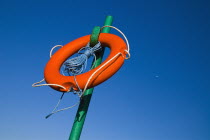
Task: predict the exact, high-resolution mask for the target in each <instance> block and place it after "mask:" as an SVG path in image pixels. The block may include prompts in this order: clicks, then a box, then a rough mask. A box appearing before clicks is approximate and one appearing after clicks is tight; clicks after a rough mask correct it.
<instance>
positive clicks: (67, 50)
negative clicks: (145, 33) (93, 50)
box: [44, 33, 127, 92]
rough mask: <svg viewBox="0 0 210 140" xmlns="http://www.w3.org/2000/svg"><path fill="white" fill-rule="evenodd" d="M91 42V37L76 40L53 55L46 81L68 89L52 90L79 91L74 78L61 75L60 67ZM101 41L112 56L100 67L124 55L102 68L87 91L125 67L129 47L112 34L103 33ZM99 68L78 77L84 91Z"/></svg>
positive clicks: (46, 68)
mask: <svg viewBox="0 0 210 140" xmlns="http://www.w3.org/2000/svg"><path fill="white" fill-rule="evenodd" d="M89 40H90V35H86V36H83V37H80V38H78V39H75V40H73V41H72V42H69V43H68V44H66V45H64V46H63V47H62V48H61V49H59V50H58V51H57V52H55V54H53V55H52V57H51V58H50V60H49V61H48V63H47V64H46V66H45V69H44V77H45V81H46V82H47V83H49V84H59V85H62V86H64V87H65V88H66V89H62V88H61V87H58V86H50V87H51V88H53V89H55V90H57V91H60V92H67V91H69V90H70V88H71V87H73V88H74V90H78V88H77V86H76V83H75V81H74V77H73V76H64V75H62V74H60V67H61V66H62V64H63V62H65V60H67V59H68V58H69V57H70V56H72V55H73V54H75V53H76V52H77V51H78V50H79V49H81V48H82V47H84V46H85V45H86V44H87V43H88V42H89ZM99 41H100V42H101V44H102V47H105V46H106V47H109V48H110V54H109V56H108V57H107V59H106V60H104V61H103V62H102V63H101V64H100V65H99V66H98V67H100V66H101V65H103V64H104V63H106V62H107V61H109V59H111V58H112V57H113V56H115V55H116V54H117V53H121V54H122V55H119V57H117V58H116V59H115V60H113V61H114V62H112V63H110V64H108V65H107V66H106V67H104V68H102V69H101V70H100V71H99V72H98V73H99V74H96V75H95V76H94V77H93V81H92V82H91V83H90V84H89V85H88V87H87V89H88V88H92V87H95V86H97V85H99V84H100V83H102V82H104V81H106V80H107V79H109V78H110V77H111V76H113V75H114V74H115V73H116V72H117V71H118V70H119V69H120V67H121V66H122V65H123V63H124V59H125V58H126V52H125V50H127V45H126V43H125V42H124V40H123V39H121V38H120V37H119V36H117V35H114V34H110V33H101V34H100V36H99ZM98 67H96V68H94V69H92V70H90V71H88V72H86V73H82V74H80V75H77V76H76V79H77V82H78V85H79V86H80V88H81V89H84V87H85V85H86V82H87V80H88V78H89V77H90V75H91V74H92V73H94V72H95V71H96V70H97V68H98Z"/></svg>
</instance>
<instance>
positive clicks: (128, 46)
mask: <svg viewBox="0 0 210 140" xmlns="http://www.w3.org/2000/svg"><path fill="white" fill-rule="evenodd" d="M105 27H110V28H113V29H115V30H117V31H118V32H119V33H120V34H121V35H122V36H123V37H124V39H125V41H126V44H127V48H128V49H127V50H125V52H127V55H128V57H125V59H129V58H130V56H131V55H130V45H129V42H128V39H127V37H126V36H125V34H124V33H123V32H122V31H121V30H120V29H118V28H117V27H114V26H103V27H101V30H102V29H103V28H105ZM118 55H122V53H118V54H116V55H115V56H113V57H112V58H111V59H110V60H109V61H107V62H106V63H105V64H103V65H102V66H101V67H100V68H98V69H97V70H96V71H95V72H94V73H93V74H92V75H91V76H90V77H89V79H88V81H87V83H86V85H85V88H84V90H83V92H82V94H81V95H82V96H83V95H84V93H85V91H86V89H87V87H88V85H89V83H90V81H91V79H92V78H93V76H94V75H95V74H96V73H97V72H98V71H99V70H101V69H102V68H103V67H105V66H106V65H107V64H108V63H110V62H111V61H112V60H113V59H115V58H116V57H118ZM82 96H81V97H82Z"/></svg>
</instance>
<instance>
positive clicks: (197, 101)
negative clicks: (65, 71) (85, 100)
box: [0, 0, 210, 140]
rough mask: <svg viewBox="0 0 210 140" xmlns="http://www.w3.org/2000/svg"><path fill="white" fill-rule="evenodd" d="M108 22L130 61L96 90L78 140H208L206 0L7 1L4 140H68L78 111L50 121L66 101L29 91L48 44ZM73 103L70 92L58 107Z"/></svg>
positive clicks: (1, 96)
mask: <svg viewBox="0 0 210 140" xmlns="http://www.w3.org/2000/svg"><path fill="white" fill-rule="evenodd" d="M106 15H112V16H113V17H114V23H113V25H114V26H116V27H118V28H119V29H121V30H122V31H124V33H125V34H126V35H127V37H128V39H129V41H130V47H131V55H132V58H131V59H130V60H127V61H126V62H125V64H124V65H123V67H122V68H121V69H120V71H119V72H118V73H117V74H116V75H114V76H113V77H112V78H111V79H109V80H108V81H106V82H105V83H103V84H101V85H99V86H97V87H96V88H95V92H94V95H93V98H92V102H91V104H90V108H89V112H88V116H87V119H86V123H85V126H84V129H83V133H82V136H81V140H209V139H210V133H209V132H210V109H209V108H210V102H209V100H210V86H209V79H210V74H209V71H210V63H209V60H210V2H209V1H208V0H206V1H205V0H176V1H169V0H159V1H157V0H144V1H142V0H126V1H125V0H113V1H112V0H106V1H96V0H92V1H79V0H77V1H76V0H59V1H57V0H56V1H55V0H33V1H32V0H28V1H26V0H25V1H24V0H16V1H15V0H1V1H0V31H1V34H0V42H1V45H0V46H1V53H0V59H1V69H0V75H1V81H0V83H1V84H0V85H1V92H0V106H1V115H0V121H1V125H0V139H2V140H65V139H68V136H69V132H70V130H71V127H72V123H73V120H74V117H75V113H76V110H77V107H75V108H73V109H71V110H68V111H64V112H61V113H58V114H56V115H54V116H52V117H51V118H49V119H47V120H46V119H45V118H44V117H45V115H47V114H48V113H49V112H50V111H51V110H52V108H53V107H54V105H55V104H56V102H57V100H58V98H59V96H60V93H59V92H56V91H54V90H52V89H51V88H49V87H40V88H32V87H31V84H32V83H34V82H36V81H39V80H41V79H42V78H43V70H44V67H45V64H46V63H47V61H48V60H49V51H50V49H51V47H52V46H54V45H57V44H62V45H64V44H66V43H68V42H70V41H72V40H74V39H76V38H78V37H81V36H84V35H87V34H90V33H91V31H92V29H93V27H94V26H96V25H98V26H102V25H103V21H104V19H105V16H106ZM112 33H116V32H115V31H113V30H112ZM77 100H78V98H77V97H76V96H74V95H71V94H68V95H66V96H65V98H64V100H63V102H62V105H61V106H60V108H62V107H66V106H69V105H72V104H74V103H75V102H76V101H77Z"/></svg>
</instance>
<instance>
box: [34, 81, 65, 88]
mask: <svg viewBox="0 0 210 140" xmlns="http://www.w3.org/2000/svg"><path fill="white" fill-rule="evenodd" d="M43 81H45V79H42V80H41V81H39V82H36V83H33V84H32V87H41V86H58V87H60V88H63V89H66V88H65V87H64V86H61V85H59V84H40V83H42V82H43ZM37 84H39V85H37Z"/></svg>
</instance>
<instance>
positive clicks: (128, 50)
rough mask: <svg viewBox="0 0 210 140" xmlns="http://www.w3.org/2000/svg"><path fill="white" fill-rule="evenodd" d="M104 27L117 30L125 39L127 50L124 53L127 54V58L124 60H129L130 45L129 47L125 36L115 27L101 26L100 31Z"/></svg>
mask: <svg viewBox="0 0 210 140" xmlns="http://www.w3.org/2000/svg"><path fill="white" fill-rule="evenodd" d="M105 27H110V28H113V29H115V30H117V31H118V32H119V33H120V34H121V35H122V36H123V37H124V39H125V41H126V44H127V48H128V49H127V50H125V52H127V54H128V57H127V58H125V59H129V58H130V56H131V55H130V45H129V42H128V39H127V37H126V36H125V34H124V33H123V32H122V31H121V30H120V29H118V28H117V27H115V26H103V27H101V30H102V29H103V28H105Z"/></svg>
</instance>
